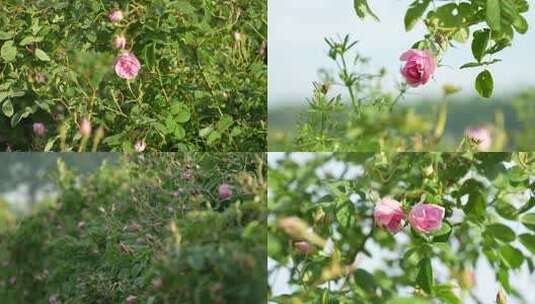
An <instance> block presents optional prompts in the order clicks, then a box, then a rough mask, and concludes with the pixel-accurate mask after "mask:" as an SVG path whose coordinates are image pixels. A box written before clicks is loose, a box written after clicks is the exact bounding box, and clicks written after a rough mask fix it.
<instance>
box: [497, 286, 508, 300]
mask: <svg viewBox="0 0 535 304" xmlns="http://www.w3.org/2000/svg"><path fill="white" fill-rule="evenodd" d="M496 304H507V297H506V296H505V292H504V291H503V289H501V288H500V290H498V293H497V294H496Z"/></svg>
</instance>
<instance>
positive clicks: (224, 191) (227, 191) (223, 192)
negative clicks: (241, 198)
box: [217, 184, 232, 201]
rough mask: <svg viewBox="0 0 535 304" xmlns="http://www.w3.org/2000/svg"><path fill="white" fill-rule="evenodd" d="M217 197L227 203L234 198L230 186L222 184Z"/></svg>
mask: <svg viewBox="0 0 535 304" xmlns="http://www.w3.org/2000/svg"><path fill="white" fill-rule="evenodd" d="M217 195H218V197H219V199H220V200H222V201H225V200H228V199H230V198H231V197H232V189H231V188H230V185H229V184H221V185H219V188H217Z"/></svg>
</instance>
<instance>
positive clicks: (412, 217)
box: [409, 204, 445, 233]
mask: <svg viewBox="0 0 535 304" xmlns="http://www.w3.org/2000/svg"><path fill="white" fill-rule="evenodd" d="M444 213H445V210H444V208H443V207H441V206H438V205H434V204H417V205H416V206H414V207H412V209H411V212H410V213H409V223H410V224H411V226H412V228H414V230H416V231H419V232H424V233H430V232H433V231H435V230H438V229H440V227H442V220H443V219H444Z"/></svg>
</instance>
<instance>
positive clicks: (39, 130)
mask: <svg viewBox="0 0 535 304" xmlns="http://www.w3.org/2000/svg"><path fill="white" fill-rule="evenodd" d="M33 133H35V135H37V136H43V135H45V133H46V127H45V125H44V124H43V123H41V122H36V123H34V124H33Z"/></svg>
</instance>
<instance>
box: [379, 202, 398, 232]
mask: <svg viewBox="0 0 535 304" xmlns="http://www.w3.org/2000/svg"><path fill="white" fill-rule="evenodd" d="M373 216H374V219H375V223H376V224H377V225H378V226H379V227H383V228H386V229H388V231H390V232H391V233H398V232H399V231H400V230H401V228H402V221H403V217H404V215H403V210H402V209H401V203H399V202H398V201H396V200H393V199H391V198H389V197H385V198H383V199H381V200H380V201H379V202H377V203H376V204H375V210H374V212H373Z"/></svg>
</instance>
